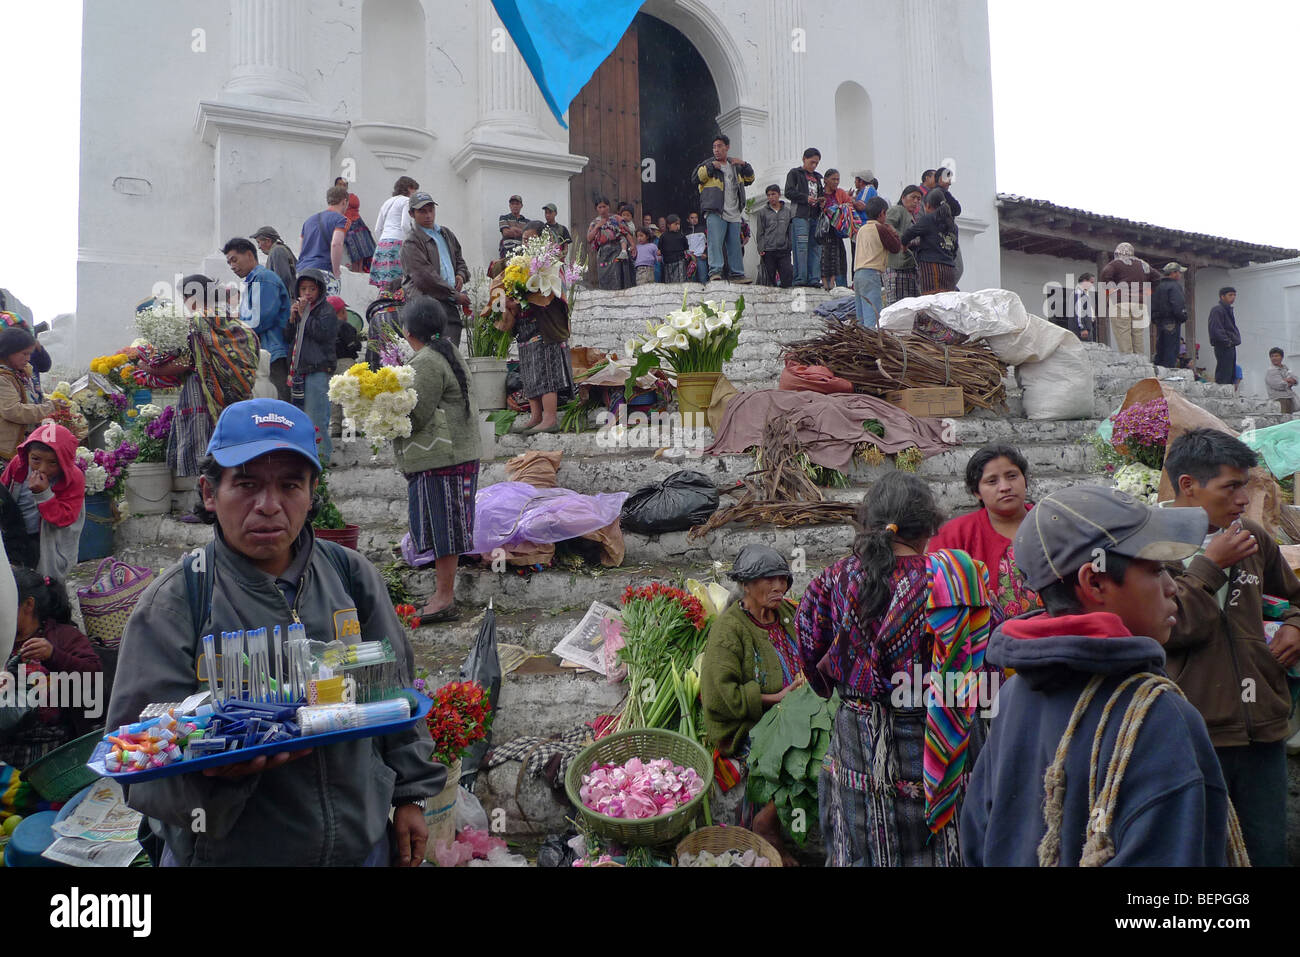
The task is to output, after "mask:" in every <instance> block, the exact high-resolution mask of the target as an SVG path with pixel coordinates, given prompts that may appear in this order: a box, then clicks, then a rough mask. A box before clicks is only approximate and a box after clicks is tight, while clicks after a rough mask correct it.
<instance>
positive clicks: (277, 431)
mask: <svg viewBox="0 0 1300 957" xmlns="http://www.w3.org/2000/svg"><path fill="white" fill-rule="evenodd" d="M280 450H284V451H288V452H297V453H298V454H299V455H301V456H302V457H303V458H305V459H307V461H309V462H311V464H312V467H313V468H315V469H317V470H319V469H320V459H318V458H317V457H316V426H315V425H314V424H313V423H312V420H311V417H310V416H309V415H307V413H306V412H304V411H303V410H302V409H299V408H298V407H297V406H293V405H290V404H289V403H288V402H281V401H280V400H279V399H248V400H247V401H245V402H236V403H235V404H234V405H231V406H227V407H226V410H225V411H224V412H222V413H221V418H219V419H218V420H217V427H216V428H215V429H213V430H212V441H210V442H209V443H208V454H209V455H211V456H212V457H213V458H214V459H216V460H217V464H218V465H221V466H223V467H226V468H231V467H233V466H236V465H243V464H244V463H245V462H249V461H252V460H253V459H255V458H258V457H259V456H262V455H266V454H268V453H270V452H277V451H280Z"/></svg>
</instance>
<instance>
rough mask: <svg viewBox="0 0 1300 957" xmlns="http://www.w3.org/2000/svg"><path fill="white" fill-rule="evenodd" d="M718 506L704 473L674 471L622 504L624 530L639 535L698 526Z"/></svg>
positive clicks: (657, 533)
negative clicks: (638, 533)
mask: <svg viewBox="0 0 1300 957" xmlns="http://www.w3.org/2000/svg"><path fill="white" fill-rule="evenodd" d="M717 508H718V490H717V488H716V487H714V485H713V482H712V480H711V479H710V478H709V477H708V476H707V475H702V474H701V473H699V472H674V473H673V474H672V475H670V476H668V478H666V479H664V480H663V481H662V482H659V483H657V484H655V485H645V486H642V487H641V488H639V489H637V490H636V491H635V492H633V493H632V494H631V495H629V496H628V497H627V501H626V502H624V503H623V514H622V525H623V529H624V531H629V532H640V533H641V534H642V535H660V534H662V533H664V532H682V531H685V530H686V529H688V528H691V527H692V526H694V525H701V524H703V523H704V522H707V521H708V520H709V516H710V515H712V514H713V513H714V511H716V510H717Z"/></svg>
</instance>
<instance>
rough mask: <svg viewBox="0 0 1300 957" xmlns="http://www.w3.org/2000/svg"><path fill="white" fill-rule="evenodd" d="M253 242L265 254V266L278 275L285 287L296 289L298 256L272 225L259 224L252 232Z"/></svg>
mask: <svg viewBox="0 0 1300 957" xmlns="http://www.w3.org/2000/svg"><path fill="white" fill-rule="evenodd" d="M253 242H255V243H257V248H258V249H260V250H262V254H263V255H264V256H266V268H267V269H269V270H271V272H273V273H275V274H276V275H277V276H279V277H280V281H281V282H283V283H284V288H285V289H296V288H297V285H296V283H297V282H298V257H297V256H295V255H294V254H293V250H292V249H290V248H289V247H288V246H287V245H285V242H284V240H283V239H281V238H280V234H279V233H278V232H276V231H275V227H273V226H259V227H258V228H257V232H255V233H253Z"/></svg>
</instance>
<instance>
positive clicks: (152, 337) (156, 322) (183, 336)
mask: <svg viewBox="0 0 1300 957" xmlns="http://www.w3.org/2000/svg"><path fill="white" fill-rule="evenodd" d="M135 328H136V330H137V331H138V332H139V333H140V338H141V339H143V340H144V341H145V342H146V343H148V344H149V345H150V346H152V347H153V348H154V349H155V350H157V352H158V353H159V354H161V355H167V356H172V357H174V358H177V359H179V358H181V357H182V356H186V355H189V350H190V320H189V318H188V317H187V316H186V315H185V309H184V308H183V307H182V306H180V305H178V304H176V303H173V302H172V301H171V300H169V299H158V300H155V301H154V303H153V304H152V305H151V306H149V307H148V308H147V309H141V310H140V311H139V312H137V313H136V314H135Z"/></svg>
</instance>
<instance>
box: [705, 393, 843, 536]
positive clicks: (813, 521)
mask: <svg viewBox="0 0 1300 957" xmlns="http://www.w3.org/2000/svg"><path fill="white" fill-rule="evenodd" d="M797 436H798V430H797V423H796V422H795V421H794V420H793V417H792V416H788V415H782V416H777V417H776V418H774V419H769V420H768V422H767V424H766V425H765V426H764V428H763V444H762V445H761V446H760V447H759V452H758V461H759V462H760V463H762V468H759V469H756V470H755V471H753V472H750V473H749V474H748V475H746V476H745V478H744V486H745V491H744V492H743V493H742V494H741V496H740V501H738V502H737V503H736V504H735V505H728V506H727V507H726V508H720V509H718V510H717V511H716V512H714V513H713V515H711V516H710V517H709V520H708V521H707V522H705V523H704V524H703V525H696V526H695V527H694V528H692V529H691V531H690V534H689V535H688V536H687V537H688V538H689V539H697V538H700V537H701V536H703V535H706V534H708V533H709V532H711V531H713V530H714V529H715V528H721V527H722V526H723V525H727V524H730V523H731V522H744V523H746V524H748V525H776V526H778V527H781V528H790V527H792V526H794V525H826V524H838V523H841V522H852V521H853V516H854V513H855V512H856V511H857V506H856V505H851V504H849V503H847V502H827V501H825V500H824V499H823V498H822V492H821V489H819V488H818V487H817V486H816V485H815V484H814V483H813V481H812V479H810V478H809V477H808V473H807V472H805V471H804V470H803V468H802V467H801V466H800V465H799V454H800V452H802V451H803V447H802V446H801V445H800V444H799V439H798V437H797Z"/></svg>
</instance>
